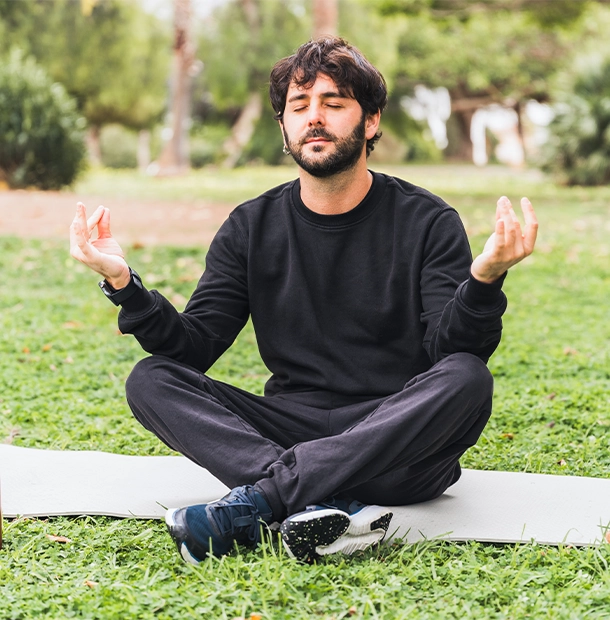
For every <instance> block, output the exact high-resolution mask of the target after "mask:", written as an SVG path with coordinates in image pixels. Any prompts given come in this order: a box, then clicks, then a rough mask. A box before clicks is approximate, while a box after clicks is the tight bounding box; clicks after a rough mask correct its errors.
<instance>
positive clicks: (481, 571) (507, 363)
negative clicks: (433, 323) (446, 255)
mask: <svg viewBox="0 0 610 620" xmlns="http://www.w3.org/2000/svg"><path fill="white" fill-rule="evenodd" d="M388 170H389V171H390V172H394V173H398V174H400V175H401V176H403V177H404V178H407V179H410V180H412V181H413V182H416V183H419V184H423V185H425V186H427V187H428V188H430V189H432V190H433V191H435V192H437V193H439V194H440V195H442V196H443V197H444V198H445V199H446V200H448V202H450V203H451V204H454V205H455V206H456V207H457V208H458V210H459V211H460V213H461V215H462V217H463V219H464V221H465V222H466V225H467V229H468V231H469V234H470V235H471V241H472V245H473V251H474V252H475V253H476V252H477V251H478V250H479V249H480V248H481V247H482V245H483V243H484V240H485V238H486V236H487V234H488V232H489V231H490V229H491V225H492V222H493V211H494V205H495V201H496V199H497V198H498V196H499V195H500V194H507V195H508V196H509V197H510V198H511V199H513V200H514V201H516V200H517V199H518V198H519V197H520V196H521V195H523V194H525V195H528V196H529V197H530V199H531V200H532V202H533V203H534V205H535V207H536V209H537V213H538V217H539V220H540V224H541V226H540V236H539V244H538V250H537V252H536V253H535V254H534V255H533V256H532V257H531V258H530V260H528V261H527V262H526V263H523V264H522V265H520V266H518V267H516V268H515V269H514V270H512V271H511V273H510V275H509V277H508V278H507V280H506V284H505V290H506V292H507V295H508V298H509V308H508V311H507V313H506V315H505V321H504V324H505V333H504V338H503V341H502V344H501V346H500V348H499V349H498V351H497V352H496V354H495V355H494V356H493V358H492V360H491V362H490V368H491V370H492V372H493V374H494V376H495V380H496V396H495V406H494V414H493V416H492V419H491V421H490V423H489V425H488V427H487V428H486V430H485V432H484V435H483V437H482V438H481V441H480V442H479V444H478V445H477V446H476V447H475V448H473V449H472V450H471V451H469V452H468V453H467V455H466V457H465V458H464V459H463V464H464V465H465V466H467V467H472V468H478V469H500V470H507V471H526V472H543V473H551V474H559V475H583V476H597V477H607V476H608V472H609V469H610V406H609V404H610V364H609V362H610V360H609V355H610V353H609V352H610V321H609V320H608V319H609V316H608V314H609V312H610V241H608V231H609V229H610V217H609V216H610V210H609V206H608V205H610V188H598V189H582V188H559V187H556V186H554V185H552V184H551V183H549V182H548V181H546V180H545V179H543V178H541V177H540V176H539V175H537V174H534V173H531V172H527V173H517V172H512V171H507V170H505V169H501V168H489V169H484V170H478V169H474V168H470V167H419V166H418V167H409V168H403V169H400V170H399V169H394V168H391V169H390V168H388ZM289 173H290V170H289V169H281V170H279V171H278V170H270V169H255V168H253V169H248V170H245V171H229V172H219V171H217V172H214V173H213V174H212V173H210V172H201V173H197V174H192V175H191V176H190V177H189V181H188V183H186V184H182V183H178V182H177V181H175V180H169V179H168V180H162V181H163V183H164V184H165V185H164V187H165V189H164V191H167V197H168V198H171V196H172V192H173V191H175V192H176V196H175V197H174V199H176V200H195V199H202V198H204V197H206V196H207V193H206V192H207V191H208V190H207V189H206V188H209V187H212V186H214V183H215V184H216V185H215V187H216V188H217V189H218V188H220V189H222V192H226V194H225V193H219V194H217V195H216V194H214V198H213V199H217V200H220V199H222V200H232V201H234V202H237V201H239V200H242V199H244V198H247V197H248V196H251V195H253V194H254V193H255V192H256V191H260V190H262V189H264V187H265V186H270V185H272V184H273V183H275V182H280V181H281V180H283V179H280V178H279V177H281V176H282V175H284V178H289ZM240 174H243V185H242V186H241V187H238V188H236V189H235V192H234V193H233V194H232V195H231V194H230V193H229V190H228V189H226V187H232V184H233V179H235V180H237V179H239V178H240ZM214 175H217V178H216V181H214V182H213V177H214ZM155 181H156V180H152V181H151V180H148V179H143V178H139V177H136V176H135V175H131V176H130V175H127V174H123V173H121V174H116V175H115V174H109V173H96V174H95V175H93V176H91V177H90V178H89V179H85V180H83V181H82V182H81V183H82V185H81V186H79V188H78V189H79V191H81V192H85V190H84V189H83V188H84V187H95V188H97V189H95V190H93V189H91V190H87V191H91V192H97V193H100V194H109V195H110V194H111V193H112V192H122V193H124V195H132V196H133V195H140V196H141V195H142V193H143V191H144V189H146V188H148V189H147V190H146V192H148V193H145V195H151V194H152V193H153V190H152V189H150V187H149V185H148V184H151V183H152V184H154V182H155ZM166 181H167V183H165V182H166ZM265 183H267V184H266V185H265ZM87 184H89V185H87ZM106 184H108V185H107V186H106ZM206 184H209V185H206ZM225 186H226V187H225ZM220 189H219V190H218V191H219V192H220ZM246 190H248V191H250V190H252V191H251V193H249V194H247V195H244V193H245V191H246ZM210 191H211V192H212V190H210ZM214 191H216V190H214ZM159 193H160V192H159V191H158V187H157V189H156V190H154V194H155V197H159ZM212 193H213V192H212ZM115 195H116V194H115ZM129 260H130V263H131V264H132V265H133V266H134V268H136V269H137V270H138V271H139V272H140V273H141V274H143V275H144V278H145V280H147V281H149V282H151V281H153V282H154V283H155V287H157V288H159V289H160V290H161V291H162V292H164V293H165V294H166V295H167V296H168V297H170V298H172V299H173V300H174V301H175V303H176V304H177V305H178V306H182V305H183V304H184V300H185V299H186V298H187V297H188V295H189V293H190V291H191V290H192V288H193V287H194V286H195V284H196V280H197V278H198V276H199V274H200V271H201V268H202V265H203V261H204V256H203V254H202V252H201V251H200V250H197V249H189V248H180V249H177V248H164V247H158V248H144V249H138V250H130V251H129ZM0 268H1V269H2V274H3V276H2V279H1V280H0V328H1V329H0V352H1V355H0V372H1V376H2V385H3V389H2V391H1V393H0V441H2V440H3V439H4V438H12V441H13V443H14V444H15V445H20V446H29V447H39V448H63V449H70V450H77V449H98V450H99V449H102V450H107V451H112V452H122V453H127V454H168V453H169V451H168V449H167V448H165V447H164V446H163V445H161V443H160V442H159V441H158V440H156V439H155V438H154V437H152V435H150V434H149V433H147V432H146V431H144V430H143V429H142V428H141V427H140V426H139V425H138V424H137V423H136V422H135V421H134V420H133V419H132V417H131V415H130V413H129V410H128V407H127V405H126V403H125V400H124V392H123V382H124V380H125V378H126V376H127V375H128V373H129V371H130V369H131V367H132V366H133V364H134V363H135V362H136V361H137V360H138V359H139V358H140V357H142V355H143V354H142V352H141V350H140V349H139V348H138V346H137V344H136V343H135V342H134V341H133V339H132V338H131V337H128V336H121V335H119V334H118V333H117V329H116V309H115V308H114V307H113V306H111V305H110V304H108V303H107V302H106V301H105V300H104V299H103V296H102V295H101V293H100V291H99V290H98V289H97V286H96V285H95V282H96V276H95V275H94V274H92V273H90V272H88V271H87V270H86V269H85V268H83V267H81V266H80V265H78V264H77V263H76V262H75V261H73V260H72V259H70V258H69V257H68V254H67V251H66V248H65V247H64V245H62V244H57V243H55V242H48V241H44V242H42V241H22V240H18V239H14V238H4V239H0ZM211 374H212V375H213V376H215V377H217V378H220V379H223V380H226V381H230V382H233V383H236V384H238V385H240V386H241V387H243V388H245V389H248V390H252V391H256V392H261V391H262V386H263V383H264V380H265V378H266V376H267V373H266V370H265V368H264V366H263V365H262V363H261V361H260V359H259V357H258V354H257V352H256V345H255V340H254V336H253V332H252V330H251V329H250V328H248V329H247V330H246V331H245V332H244V333H243V334H242V335H241V336H240V338H239V339H238V341H237V342H236V344H235V345H234V346H233V347H232V348H231V349H230V350H229V351H228V352H227V354H226V355H225V356H224V357H223V358H222V359H221V360H220V361H219V362H218V363H217V364H216V366H215V367H214V368H213V370H212V372H211ZM4 528H5V531H4V538H5V541H4V542H5V547H4V548H3V549H2V551H0V618H2V620H4V619H11V620H16V619H22V618H34V617H41V616H44V617H46V618H51V619H55V618H57V619H60V618H121V619H122V618H134V619H135V618H138V619H139V618H143V619H146V618H151V619H152V618H159V619H170V618H214V619H216V618H223V619H224V618H226V619H229V620H231V619H233V618H239V617H244V618H249V617H250V614H252V613H255V612H256V613H260V614H261V615H262V617H263V618H264V619H276V618H277V619H300V618H303V619H305V618H307V619H311V618H321V619H326V620H330V619H331V618H335V619H339V618H352V617H353V618H384V619H395V618H503V619H509V618H512V619H520V618H526V617H531V618H548V619H553V620H554V619H557V618H565V619H582V618H610V571H609V570H608V563H609V562H610V550H609V548H608V545H605V546H603V547H601V548H585V549H574V548H569V547H565V546H560V547H545V546H540V545H538V544H535V543H531V544H523V545H514V546H513V545H490V544H481V543H475V542H473V543H463V544H454V543H447V542H443V541H427V542H423V543H418V544H414V545H407V546H400V545H397V546H392V547H390V546H384V547H381V548H380V549H376V550H369V551H367V552H365V553H362V554H360V555H358V556H355V557H351V558H348V559H346V558H342V557H336V558H335V557H330V558H327V559H325V560H323V561H321V562H319V563H318V564H316V565H313V566H301V565H297V564H295V563H294V562H292V561H291V560H289V559H288V558H286V557H285V555H284V554H283V553H282V550H281V548H280V547H279V546H278V545H277V541H275V540H272V541H270V542H269V543H267V544H266V545H265V546H263V548H261V549H259V550H257V551H245V550H240V551H239V552H237V553H235V554H232V555H231V556H228V557H225V558H223V559H221V560H218V559H210V560H207V561H206V562H203V563H202V564H201V565H200V566H199V567H197V568H194V567H190V566H188V565H185V564H183V563H182V562H181V560H180V559H179V557H178V555H177V554H176V553H175V550H174V548H173V547H172V544H171V541H170V540H169V537H168V536H167V534H166V533H165V531H164V527H163V525H162V524H161V523H160V522H157V521H137V520H132V519H125V520H117V519H111V518H102V517H95V518H93V517H82V518H53V519H25V520H15V521H12V522H10V521H7V520H5V523H4ZM47 535H61V536H66V537H68V538H69V539H70V540H71V541H72V542H68V543H65V544H62V543H57V542H51V541H50V540H49V539H48V538H47ZM87 582H89V585H87Z"/></svg>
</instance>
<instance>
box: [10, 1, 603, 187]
mask: <svg viewBox="0 0 610 620" xmlns="http://www.w3.org/2000/svg"><path fill="white" fill-rule="evenodd" d="M609 29H610V1H608V0H0V183H1V184H2V185H3V186H5V187H6V186H8V187H11V188H15V187H38V188H41V189H58V188H61V187H62V186H66V185H70V184H72V183H73V182H74V180H75V179H76V178H77V177H78V175H79V174H80V173H81V172H82V171H83V170H86V169H87V168H89V169H91V168H92V167H93V168H95V167H106V168H132V169H139V170H140V171H142V172H143V173H146V174H148V175H175V174H181V173H183V172H185V171H186V170H189V169H191V168H202V167H206V166H216V167H223V168H234V167H237V166H246V165H256V164H267V165H282V164H286V163H289V160H287V158H286V157H285V156H284V155H283V154H282V140H281V136H280V133H279V131H278V128H277V123H276V122H275V121H274V120H273V118H272V115H273V112H272V110H271V107H270V104H269V102H268V99H267V79H268V75H269V72H270V69H271V67H272V66H273V64H274V62H275V61H276V60H278V59H279V58H281V57H283V56H286V55H288V54H290V53H292V52H293V51H294V50H295V49H296V48H297V47H298V46H299V45H300V44H301V43H303V42H305V41H306V40H308V39H309V38H311V37H315V36H319V35H322V34H339V35H340V36H343V37H345V38H346V39H347V40H348V41H349V42H350V43H352V44H354V45H356V46H357V47H359V48H360V49H361V50H362V51H363V52H364V53H365V54H366V55H367V57H368V58H369V59H370V60H371V61H372V62H373V63H374V64H375V65H376V66H377V67H378V68H379V69H380V70H381V71H382V73H383V74H384V76H385V78H386V80H387V82H388V86H389V91H390V99H389V105H388V108H387V110H386V112H385V114H384V115H383V119H382V130H383V134H384V138H383V139H382V140H381V142H380V143H379V144H378V146H377V147H376V149H375V151H374V153H373V155H372V157H371V162H372V164H375V163H383V164H393V163H405V162H436V163H441V162H447V161H449V162H471V163H474V164H475V165H476V166H485V165H487V164H489V163H501V164H504V165H507V166H511V167H515V168H523V167H528V168H540V169H541V170H544V171H547V172H550V173H552V174H553V175H555V178H556V179H557V180H558V181H559V182H561V183H565V184H570V185H574V184H580V185H596V184H606V183H608V181H609V180H610V128H609V126H610V43H609V42H608V36H607V32H608V30H609Z"/></svg>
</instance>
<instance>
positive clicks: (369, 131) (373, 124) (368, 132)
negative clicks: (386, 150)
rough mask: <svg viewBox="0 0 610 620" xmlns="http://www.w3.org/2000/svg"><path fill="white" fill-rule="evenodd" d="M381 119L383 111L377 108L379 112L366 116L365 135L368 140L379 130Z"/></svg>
mask: <svg viewBox="0 0 610 620" xmlns="http://www.w3.org/2000/svg"><path fill="white" fill-rule="evenodd" d="M380 121H381V112H380V111H379V110H377V112H375V114H369V115H367V117H366V123H365V127H364V130H365V134H364V135H365V136H366V139H367V140H370V139H371V138H372V137H373V136H374V135H375V134H376V133H377V130H378V129H379V122H380Z"/></svg>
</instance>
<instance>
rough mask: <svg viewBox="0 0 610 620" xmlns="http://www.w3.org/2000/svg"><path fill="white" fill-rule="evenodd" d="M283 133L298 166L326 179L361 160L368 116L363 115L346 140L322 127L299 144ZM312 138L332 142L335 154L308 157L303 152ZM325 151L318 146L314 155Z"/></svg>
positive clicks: (316, 128)
mask: <svg viewBox="0 0 610 620" xmlns="http://www.w3.org/2000/svg"><path fill="white" fill-rule="evenodd" d="M282 132H283V133H284V140H286V144H287V146H288V149H289V150H290V154H291V155H292V158H293V159H294V161H295V162H296V163H297V165H298V166H299V167H300V168H302V169H303V170H305V172H308V173H309V174H311V176H314V177H318V178H326V177H330V176H332V175H334V174H338V173H340V172H344V171H345V170H349V169H351V168H353V167H354V166H355V165H356V162H357V161H358V160H359V159H360V157H361V155H362V150H363V149H364V145H365V144H366V115H365V114H363V115H362V118H361V119H360V122H359V123H358V125H356V127H354V129H353V131H352V133H350V134H349V136H347V137H345V138H337V136H335V135H334V134H332V133H330V131H327V130H326V129H324V128H322V127H315V128H314V129H310V130H309V131H308V132H307V133H306V134H305V135H304V136H303V137H302V138H301V139H300V140H299V141H298V142H291V141H290V139H289V138H288V135H287V134H286V130H285V129H284V128H283V127H282ZM311 138H324V139H325V140H330V141H331V142H333V144H334V145H335V151H334V153H329V154H328V155H326V156H323V157H320V158H316V159H314V158H312V157H310V156H308V155H306V154H305V153H304V152H303V147H304V146H305V143H306V142H307V140H310V139H311ZM323 149H324V146H322V145H317V144H316V145H314V146H313V148H312V150H313V152H314V153H320V152H321V151H322V150H323Z"/></svg>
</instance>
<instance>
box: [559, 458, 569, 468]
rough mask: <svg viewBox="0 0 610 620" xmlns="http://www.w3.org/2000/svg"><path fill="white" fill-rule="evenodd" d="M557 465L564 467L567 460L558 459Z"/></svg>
mask: <svg viewBox="0 0 610 620" xmlns="http://www.w3.org/2000/svg"><path fill="white" fill-rule="evenodd" d="M557 465H560V466H561V467H565V466H566V465H567V462H566V461H565V460H564V459H560V460H559V461H557Z"/></svg>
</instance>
